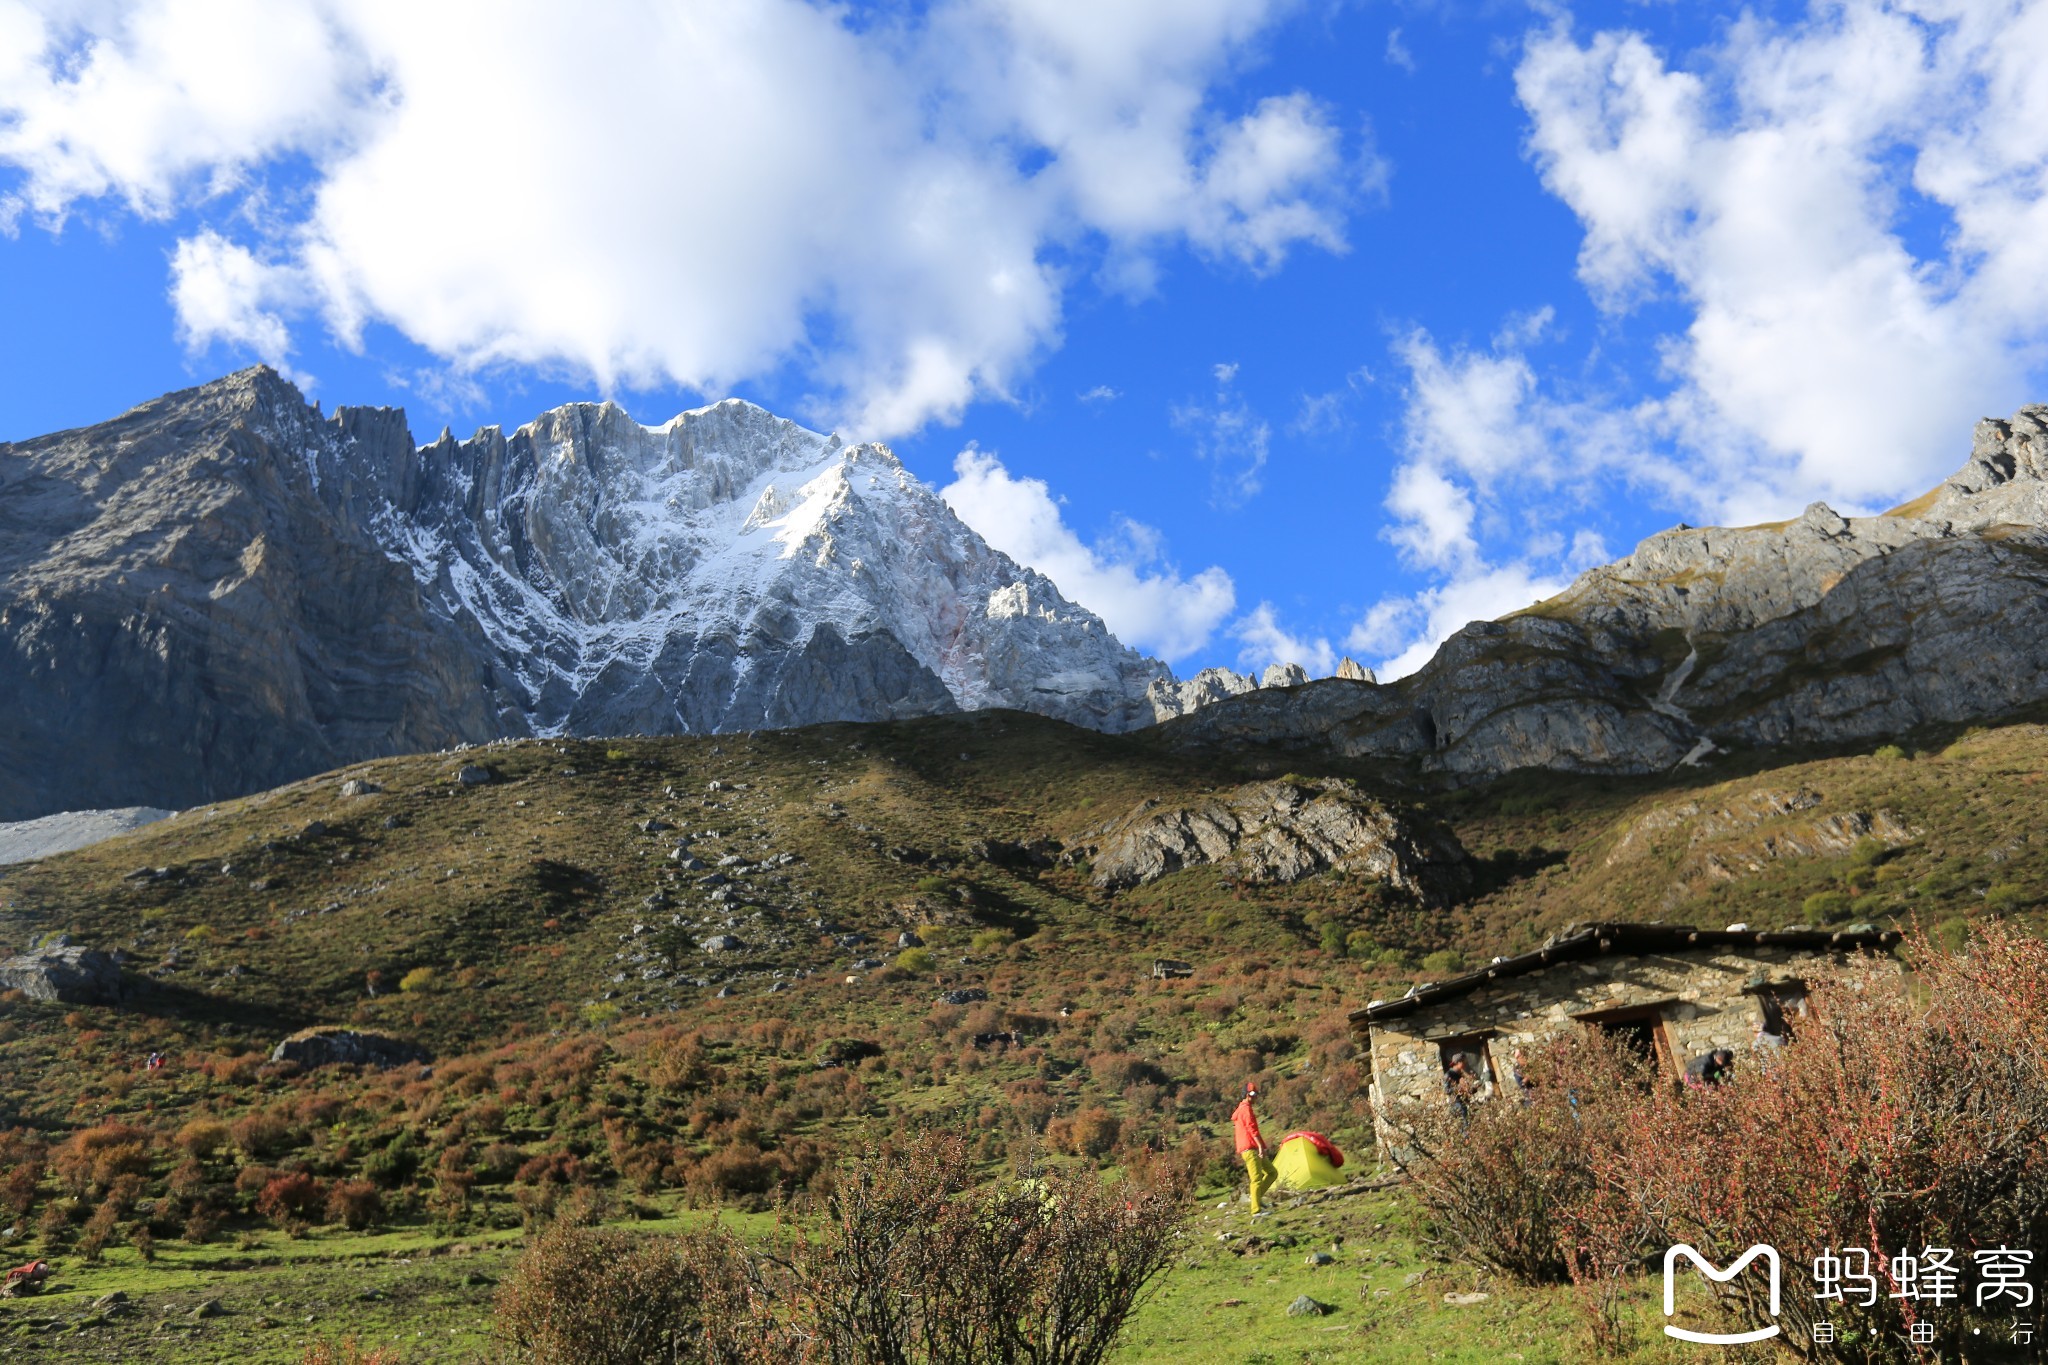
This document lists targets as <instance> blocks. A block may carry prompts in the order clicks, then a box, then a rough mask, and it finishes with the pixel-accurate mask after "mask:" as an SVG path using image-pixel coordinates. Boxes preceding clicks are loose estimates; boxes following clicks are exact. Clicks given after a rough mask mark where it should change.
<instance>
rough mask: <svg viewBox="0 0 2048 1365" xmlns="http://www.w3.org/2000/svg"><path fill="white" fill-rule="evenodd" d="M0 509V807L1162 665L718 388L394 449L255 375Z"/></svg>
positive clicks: (150, 409) (103, 440) (117, 426)
mask: <svg viewBox="0 0 2048 1365" xmlns="http://www.w3.org/2000/svg"><path fill="white" fill-rule="evenodd" d="M0 506H4V507H5V509H6V515H5V516H4V517H0V820H8V819H18V818H29V817H34V816H39V815H43V814H46V813H48V812H50V811H53V810H63V809H75V808H88V807H90V808H103V807H113V806H125V805H135V804H151V805H158V806H169V807H179V808H182V807H187V806H193V805H198V804H201V803H203V802H206V801H210V800H215V799H219V798H223V797H227V796H233V795H237V794H241V793H245V792H249V791H254V790H260V789H263V788H267V787H271V786H275V785H277V784H279V783H281V782H284V781H287V780H290V779H293V778H297V777H302V776H305V775H307V774H309V773H313V772H318V771H322V770H326V769H331V768H336V767H341V766H344V765H346V764H348V763H350V762H354V761H357V760H360V759H365V758H372V757H377V756H382V755H389V754H396V753H405V752H419V751H425V750H435V749H442V748H449V747H453V746H455V745H457V744H461V743H471V742H482V741H486V740H490V739H494V738H502V737H508V736H520V735H526V734H531V733H540V732H545V733H559V732H569V733H579V734H619V733H650V734H659V733H679V732H680V733H706V732H712V731H725V730H745V729H756V728H762V727H771V726H789V725H802V724H808V723H812V722H818V721H834V720H879V719H890V718H898V717H904V716H913V715H923V714H929V713H932V712H942V711H951V710H958V709H971V708H979V707H994V706H1007V707H1017V708H1020V709H1023V710H1029V711H1036V712H1039V713H1040V714H1044V715H1050V716H1057V717H1059V718H1061V719H1065V720H1071V721H1075V722H1077V723H1080V724H1084V725H1089V726H1093V727H1095V728H1098V729H1105V730H1124V729H1129V728H1131V727H1133V726H1136V725H1141V724H1148V723H1150V722H1151V721H1152V719H1153V718H1154V713H1153V708H1152V706H1151V704H1150V702H1149V701H1148V688H1150V687H1151V686H1152V685H1153V684H1154V683H1167V684H1171V682H1172V679H1173V675H1172V673H1171V671H1170V670H1168V669H1167V668H1166V667H1165V666H1164V665H1163V664H1159V663H1157V662H1155V661H1153V660H1150V659H1147V658H1144V657H1143V656H1141V655H1139V654H1137V653H1135V652H1134V651H1132V650H1129V649H1126V648H1125V647H1124V646H1123V645H1121V644H1119V643H1118V642H1117V640H1116V639H1115V637H1113V636H1112V635H1111V634H1110V633H1109V631H1108V630H1107V629H1106V628H1105V627H1104V626H1103V624H1102V622H1101V621H1100V620H1099V619H1098V618H1097V617H1095V616H1094V615H1092V614H1091V613H1089V612H1087V611H1085V610H1083V609H1081V608H1079V607H1077V606H1075V605H1074V604H1073V603H1071V602H1069V601H1067V600H1066V599H1065V598H1064V597H1062V596H1061V595H1060V593H1059V590H1058V589H1057V588H1056V587H1054V585H1053V584H1052V583H1051V582H1050V581H1048V580H1047V579H1046V578H1045V577H1043V576H1042V575H1040V574H1037V573H1035V572H1033V571H1031V570H1030V569H1028V568H1024V567H1022V566H1020V565H1018V564H1016V563H1014V562H1013V561H1011V560H1010V559H1008V558H1006V557H1005V556H1003V555H1001V554H998V553H997V552H996V551H994V550H992V549H991V548H990V547H989V546H988V545H987V543H986V542H984V541H983V540H982V539H981V538H980V537H979V536H978V535H976V534H975V533H974V532H973V531H972V530H970V529H969V528H968V527H967V526H965V525H964V524H963V523H961V522H960V520H959V519H958V518H957V517H955V516H954V515H953V513H952V511H951V510H950V509H949V508H948V507H947V506H946V504H945V503H944V502H943V501H942V500H940V499H939V497H938V496H937V494H936V493H934V492H933V491H932V490H931V489H930V488H928V487H926V486H925V485H924V484H922V483H920V482H919V481H918V480H917V479H916V478H914V477H913V476H911V475H910V473H909V472H908V471H906V470H905V469H904V468H903V466H902V465H901V464H899V463H898V462H897V460H896V458H895V457H894V456H893V455H892V454H891V453H890V452H889V451H888V450H887V449H886V448H885V447H882V446H879V445H860V446H847V445H844V444H843V443H842V442H840V440H839V439H838V438H837V437H828V436H821V435H819V434H817V433H815V432H810V431H806V430H804V429H803V428H802V427H799V426H797V425H796V424H795V423H792V422H787V421H784V420H782V419H780V418H777V417H775V416H773V415H771V414H769V413H767V412H764V411H762V410H761V409H759V408H757V407H754V406H752V405H750V404H747V403H742V402H738V401H727V402H724V403H719V404H715V405H713V406H711V407H708V408H703V409H700V410H697V411H694V412H688V413H684V414H682V415H681V416H679V417H677V418H675V419H674V420H672V421H670V422H667V423H665V424H663V425H661V426H659V427H645V426H642V425H640V424H639V423H637V422H635V421H633V420H632V419H631V418H629V417H628V416H627V415H626V414H625V413H624V412H623V411H622V410H621V409H619V408H618V407H617V406H615V405H613V404H610V403H602V404H592V403H579V404H570V405H568V406H565V407H562V408H557V409H555V410H553V411H551V412H548V413H545V414H543V415H542V416H541V417H540V418H539V419H538V420H536V421H535V422H533V423H531V424H529V425H527V426H524V427H521V428H519V429H518V430H516V431H514V432H511V433H509V434H508V433H505V432H503V431H501V430H499V429H498V428H495V427H489V428H485V429H484V430H482V431H480V432H478V433H477V434H476V435H475V436H474V437H472V438H470V439H469V440H467V441H458V440H456V439H455V438H454V437H453V436H452V435H449V434H447V433H445V432H444V433H443V434H442V436H441V437H440V439H439V440H437V441H435V442H433V443H432V444H430V445H427V446H424V447H420V446H415V444H414V442H413V440H412V437H411V434H410V433H409V431H408V430H407V427H406V422H405V416H404V414H403V413H402V412H398V411H395V410H392V409H369V408H339V409H337V410H336V411H335V412H334V414H333V415H332V416H331V417H328V416H323V415H322V413H321V412H320V410H319V409H318V408H316V407H313V406H311V405H309V404H307V403H306V402H305V400H304V399H303V398H302V397H301V396H300V395H299V393H298V392H297V391H296V390H295V389H294V388H293V387H292V386H291V385H290V384H288V383H286V382H285V381H284V380H282V379H281V378H279V377H278V376H277V375H276V374H275V373H273V372H272V371H270V370H268V369H263V368H257V369H253V370H247V371H244V372H242V373H240V374H236V375H231V376H229V377H228V378H226V379H222V380H219V381H217V382H215V383H212V384H208V385H204V386H202V387H200V388H196V389H190V390H186V391H183V392H180V393H174V394H169V395H166V396H165V397H163V398H159V399H156V400H154V401H153V402H150V403H145V404H143V405H142V406H141V407H138V408H136V409H134V410H132V411H130V412H128V413H126V414H123V415H122V416H121V417H119V418H117V419H115V420H113V421H111V422H107V423H104V424H101V425H99V426H95V427H88V428H83V429H80V430H76V431H68V432H60V433H57V434H55V435H52V436H45V437H41V438H38V439H35V440H31V441H25V442H21V443H19V444H12V445H0Z"/></svg>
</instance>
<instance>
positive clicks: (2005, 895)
mask: <svg viewBox="0 0 2048 1365" xmlns="http://www.w3.org/2000/svg"><path fill="white" fill-rule="evenodd" d="M2033 900H2034V897H2032V896H2030V895H2028V894H2027V888H2025V887H2024V886H2019V885H2016V884H2015V883H2013V882H2000V883H1998V884H1997V885H1996V886H1993V887H1991V888H1990V889H1989V890H1987V891H1986V892H1985V893H1984V908H1985V909H1986V910H1988V911H1990V912H1991V913H1992V914H1994V915H2009V914H2011V913H2012V912H2013V911H2015V910H2018V909H2020V908H2021V907H2022V906H2025V905H2029V904H2031V903H2032V902H2033Z"/></svg>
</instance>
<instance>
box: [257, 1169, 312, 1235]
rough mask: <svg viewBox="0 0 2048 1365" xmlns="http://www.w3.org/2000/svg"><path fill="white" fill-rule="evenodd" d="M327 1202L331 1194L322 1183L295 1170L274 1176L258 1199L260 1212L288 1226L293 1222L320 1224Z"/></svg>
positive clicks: (280, 1224) (279, 1223)
mask: <svg viewBox="0 0 2048 1365" xmlns="http://www.w3.org/2000/svg"><path fill="white" fill-rule="evenodd" d="M326 1203H327V1191H326V1190H325V1189H324V1188H322V1187H321V1184H320V1182H319V1181H317V1180H315V1179H314V1178H313V1177H312V1176H310V1175H307V1174H306V1173H305V1172H303V1171H292V1172H288V1173H287V1174H284V1175H279V1176H273V1177H271V1179H270V1180H269V1182H268V1183H266V1184H265V1185H264V1186H263V1192H262V1193H261V1194H259V1195H257V1196H256V1212H258V1213H260V1214H262V1215H263V1216H264V1217H265V1218H268V1219H270V1220H271V1221H272V1222H274V1223H276V1224H277V1225H278V1226H279V1227H284V1226H286V1225H288V1224H289V1223H291V1222H292V1221H293V1220H297V1221H298V1222H300V1223H311V1222H314V1221H316V1220H317V1219H318V1217H319V1214H320V1212H321V1210H322V1209H323V1208H324V1207H325V1205H326Z"/></svg>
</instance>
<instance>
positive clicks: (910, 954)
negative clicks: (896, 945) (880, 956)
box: [896, 948, 938, 976]
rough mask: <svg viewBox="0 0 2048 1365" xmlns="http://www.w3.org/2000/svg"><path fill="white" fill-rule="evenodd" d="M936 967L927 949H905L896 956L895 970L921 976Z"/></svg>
mask: <svg viewBox="0 0 2048 1365" xmlns="http://www.w3.org/2000/svg"><path fill="white" fill-rule="evenodd" d="M937 965H938V962H937V959H935V958H934V957H933V956H932V950H931V949H929V948H905V949H904V950H903V951H902V952H900V953H898V954H896V970H897V971H899V972H908V973H910V974H911V975H913V976H922V975H924V974H925V973H926V972H929V971H931V970H932V969H933V968H934V967H935V966H937Z"/></svg>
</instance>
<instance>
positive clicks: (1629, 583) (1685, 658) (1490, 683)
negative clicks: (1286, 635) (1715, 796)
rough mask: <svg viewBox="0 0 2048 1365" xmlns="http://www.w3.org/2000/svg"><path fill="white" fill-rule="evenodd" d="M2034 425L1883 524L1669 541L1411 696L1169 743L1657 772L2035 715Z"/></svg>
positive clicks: (1471, 644)
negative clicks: (1718, 757) (1787, 748)
mask: <svg viewBox="0 0 2048 1365" xmlns="http://www.w3.org/2000/svg"><path fill="white" fill-rule="evenodd" d="M2044 480H2048V407H2043V406H2034V407H2027V408H2023V409H2021V410H2020V412H2019V413H2018V414H2016V415H2015V416H2014V417H2013V418H2012V419H2011V420H2009V421H2002V422H2001V421H1985V422H1980V423H1979V424H1978V426H1977V429H1976V434H1975V439H1974V444H1973V446H1972V450H1971V454H1970V459H1969V461H1968V462H1967V463H1966V464H1965V465H1964V467H1963V468H1962V470H1961V471H1960V472H1958V473H1957V474H1956V475H1955V476H1954V477H1952V478H1950V479H1949V480H1948V481H1947V482H1946V483H1944V484H1942V485H1941V486H1940V487H1939V488H1937V489H1935V490H1934V491H1933V492H1931V493H1929V494H1927V495H1926V496H1925V497H1922V498H1919V499H1916V500H1915V501H1913V502H1911V503H1908V504H1906V505H1905V506H1903V507H1900V508H1896V509H1894V510H1893V511H1891V512H1888V513H1886V514H1884V515H1882V516H1875V517H1843V516H1840V515H1838V514H1837V513H1835V512H1834V511H1833V510H1832V509H1830V508H1828V507H1826V506H1825V505H1823V504H1815V505H1813V506H1811V507H1809V508H1807V509H1806V511H1805V512H1804V513H1802V514H1801V515H1800V516H1798V517H1797V518H1795V519H1793V520H1791V521H1787V522H1781V523H1775V524H1770V525H1764V526H1750V527H1740V528H1733V529H1724V528H1704V529H1702V528H1691V527H1681V528H1679V529H1677V530H1673V531H1667V532H1664V533H1663V534H1661V535H1656V536H1652V537H1651V538H1650V539H1648V540H1646V541H1644V542H1643V543H1642V544H1641V545H1640V546H1638V547H1637V548H1636V550H1635V552H1634V553H1632V554H1630V555H1629V556H1627V557H1626V558H1624V559H1622V560H1619V561H1617V562H1615V563H1613V564H1608V565H1604V566H1602V567H1600V568H1596V569H1592V570H1589V571H1588V572H1587V573H1585V574H1583V575H1581V576H1580V578H1579V579H1578V581H1577V582H1575V583H1574V584H1573V585H1572V586H1571V587H1570V588H1569V589H1567V590H1566V591H1565V592H1563V593H1562V594H1560V595H1559V596H1557V597H1555V598H1552V599H1551V600H1549V601H1547V602H1543V603H1540V604H1538V605H1537V606H1535V607H1532V608H1530V609H1529V610H1527V611H1524V612H1519V613H1517V614H1515V615H1513V616H1509V617H1507V618H1505V619H1503V620H1499V621H1481V622H1474V623H1473V624H1471V625H1469V626H1467V627H1465V629H1463V630H1462V631H1460V632H1458V633H1457V634H1456V635H1454V636H1452V637H1451V638H1450V639H1449V640H1447V641H1446V642H1445V643H1444V645H1443V647H1442V648H1441V649H1440V650H1438V652H1437V654H1436V656H1435V657H1434V658H1433V659H1431V660H1430V662H1429V663H1428V664H1426V665H1425V666H1424V667H1423V668H1422V669H1420V670H1419V671H1418V672H1416V673H1415V674H1413V675H1411V676H1410V677H1407V678H1403V679H1401V680H1400V681H1398V682H1396V683H1394V684H1391V685H1389V686H1384V687H1374V686H1370V685H1367V684H1365V683H1364V682H1354V681H1351V680H1348V679H1345V678H1341V677H1340V678H1335V679H1326V680H1324V681H1321V682H1315V683H1311V684H1309V685H1308V686H1306V687H1297V688H1294V689H1291V690H1289V691H1287V692H1284V693H1283V692H1271V691H1268V690H1265V689H1261V690H1260V691H1258V692H1254V693H1249V694H1246V695H1243V696H1238V697H1233V698H1230V699H1228V700H1224V701H1219V702H1218V703H1216V704H1214V705H1212V706H1210V707H1207V708H1205V709H1203V710H1202V711H1201V712H1199V713H1198V714H1196V715H1193V716H1189V717H1187V718H1185V719H1182V720H1179V721H1176V722H1175V723H1174V731H1175V733H1177V734H1178V735H1179V736H1180V737H1181V738H1183V739H1184V740H1187V741H1189V742H1211V741H1218V740H1221V741H1254V742H1261V743H1269V744H1278V745H1282V746H1289V745H1293V746H1302V747H1314V748H1325V747H1327V748H1329V749H1333V750H1335V751H1336V752H1339V753H1343V754H1346V755H1351V756H1366V755H1372V756H1382V757H1407V758H1412V759H1415V760H1417V761H1419V762H1420V763H1421V764H1422V765H1423V766H1424V767H1427V768H1433V769H1437V770H1440V771H1444V772H1449V773H1454V774H1468V775H1472V776H1485V775H1490V774H1494V773H1500V772H1505V771H1508V770H1510V769H1513V768H1522V767H1545V768H1554V769H1566V770H1578V771H1589V772H1598V771H1610V772H1653V771H1658V770H1662V769H1667V768H1670V767H1673V766H1674V765H1676V764H1679V763H1681V762H1698V761H1700V760H1702V759H1703V758H1705V757H1707V756H1708V755H1710V754H1711V753H1712V752H1713V751H1714V750H1716V749H1733V748H1740V747H1749V748H1756V747H1775V746H1782V745H1792V744H1839V743H1844V742H1874V743H1875V742H1883V741H1885V740H1888V739H1891V738H1893V737H1896V736H1899V735H1902V734H1904V733H1906V732H1907V731H1910V730H1911V729H1913V728H1914V727H1916V726H1920V725H1926V724H1930V723H1960V722H1967V721H1974V720H1980V719H1991V718H1996V717H1999V716H2004V715H2008V714H2010V713H2012V712H2014V711H2016V710H2019V709H2020V708H2022V707H2025V706H2028V705H2031V704H2033V703H2035V702H2039V701H2042V700H2044V699H2048V593H2044V592H2043V591H2042V589H2043V586H2044V585H2048V481H2044Z"/></svg>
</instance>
